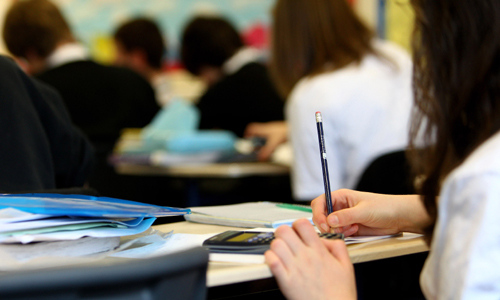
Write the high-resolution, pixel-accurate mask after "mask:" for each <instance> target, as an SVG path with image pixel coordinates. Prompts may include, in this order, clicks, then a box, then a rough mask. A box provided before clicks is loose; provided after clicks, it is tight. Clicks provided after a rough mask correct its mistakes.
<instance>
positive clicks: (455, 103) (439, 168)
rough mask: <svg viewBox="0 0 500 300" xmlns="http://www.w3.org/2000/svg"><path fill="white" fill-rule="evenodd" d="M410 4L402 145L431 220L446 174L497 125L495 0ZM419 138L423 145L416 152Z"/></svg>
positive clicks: (499, 76)
mask: <svg viewBox="0 0 500 300" xmlns="http://www.w3.org/2000/svg"><path fill="white" fill-rule="evenodd" d="M412 3H413V6H414V8H415V12H416V22H415V33H414V35H415V36H414V39H413V56H414V57H413V59H414V75H413V76H414V93H415V104H416V105H415V111H414V116H413V122H412V129H411V132H410V135H411V139H410V140H411V142H410V147H409V148H410V157H412V158H413V165H414V168H415V170H416V171H417V173H418V174H422V175H423V178H424V179H423V181H422V184H421V186H420V192H421V194H422V199H423V201H424V204H425V207H426V209H427V211H428V213H429V215H430V216H431V218H432V219H433V220H434V222H433V223H435V220H436V218H437V208H436V196H437V195H438V194H439V190H440V188H441V184H442V181H443V179H444V178H445V176H446V175H448V174H449V173H450V172H451V170H453V168H455V167H456V166H458V165H459V164H460V163H462V162H463V161H464V159H465V158H466V157H467V156H468V155H469V154H470V153H471V152H472V151H473V150H474V149H476V148H477V147H478V146H479V145H480V144H481V143H482V142H484V141H485V140H486V139H488V138H489V137H491V136H492V135H493V134H494V133H495V132H497V131H498V130H499V129H500V1H498V0H475V1H474V0H439V1H436V0H412ZM422 136H423V137H424V142H425V144H426V145H427V147H425V148H424V150H418V146H419V145H418V144H419V142H418V140H419V139H420V138H421V137H422ZM433 227H434V225H432V226H431V227H430V228H428V229H427V230H426V232H427V236H428V237H429V241H430V240H431V239H432V231H433Z"/></svg>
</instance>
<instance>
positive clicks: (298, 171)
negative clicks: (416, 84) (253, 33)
mask: <svg viewBox="0 0 500 300" xmlns="http://www.w3.org/2000/svg"><path fill="white" fill-rule="evenodd" d="M299 16H300V17H299ZM270 68H271V72H272V75H273V78H274V80H275V83H276V86H277V87H278V89H279V91H280V93H281V95H283V97H286V98H287V101H286V119H287V124H284V123H282V124H281V126H278V125H279V124H276V123H273V124H271V125H270V126H272V127H271V128H269V126H267V125H268V124H253V125H252V126H250V127H249V128H248V130H247V132H246V135H261V136H265V137H267V138H268V140H271V141H276V142H275V144H274V145H272V146H273V147H274V146H276V144H279V142H283V141H285V140H286V138H287V136H286V133H287V132H288V138H289V140H290V142H291V145H292V149H293V166H292V188H293V194H294V198H295V199H296V200H311V199H313V198H315V197H316V196H317V195H319V194H321V193H323V192H324V188H323V179H322V171H321V163H320V159H319V148H318V136H317V132H316V123H315V118H314V114H315V112H316V111H321V113H322V115H323V126H324V131H325V143H326V151H327V156H328V164H329V169H330V183H331V188H332V190H335V189H338V188H353V187H355V185H356V184H357V182H358V180H359V178H360V176H361V174H362V172H363V170H364V169H365V168H366V167H367V166H368V164H369V163H370V162H371V161H372V160H373V159H375V158H376V157H378V156H379V155H382V154H384V153H387V152H391V151H394V150H402V149H404V148H405V146H406V144H407V140H408V139H407V135H408V125H409V117H410V111H411V106H412V93H411V72H412V64H411V60H410V57H409V55H408V54H407V53H406V52H405V51H404V50H402V49H400V48H399V47H398V46H396V45H394V44H392V43H389V42H386V41H382V40H379V39H377V38H375V36H374V33H373V32H372V31H371V30H369V29H368V28H367V27H366V26H365V25H364V24H363V23H362V22H361V21H360V20H359V19H358V17H357V16H356V15H355V13H354V12H353V10H352V8H351V7H350V6H349V4H348V3H347V2H346V1H345V0H339V1H323V0H308V1H305V0H304V1H284V0H278V1H277V2H276V5H275V7H274V10H273V35H272V57H271V66H270ZM286 125H288V128H287V127H286ZM273 127H274V128H273ZM271 152H272V151H268V152H267V155H268V154H269V153H271Z"/></svg>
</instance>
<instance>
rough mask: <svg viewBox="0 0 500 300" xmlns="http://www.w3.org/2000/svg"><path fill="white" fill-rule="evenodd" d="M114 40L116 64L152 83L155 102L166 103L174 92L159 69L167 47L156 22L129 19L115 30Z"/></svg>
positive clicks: (146, 19) (143, 19)
mask: <svg viewBox="0 0 500 300" xmlns="http://www.w3.org/2000/svg"><path fill="white" fill-rule="evenodd" d="M114 43H115V48H116V59H115V64H116V65H119V66H123V67H127V68H130V69H132V70H134V71H136V72H137V73H139V74H141V75H142V76H143V77H144V78H146V79H147V80H148V81H149V83H150V84H151V85H152V86H153V88H154V90H155V95H156V100H157V101H158V105H160V106H164V105H165V104H167V103H168V102H169V101H170V100H171V99H172V96H173V95H172V89H171V85H170V81H169V79H168V77H167V76H166V73H165V71H163V70H162V68H163V63H164V57H165V56H166V54H167V47H166V42H165V39H164V37H163V35H162V33H161V31H160V28H158V25H156V23H155V22H154V21H153V20H150V19H148V18H136V19H132V20H129V21H127V22H125V23H123V24H122V25H120V26H119V27H118V29H116V31H115V34H114Z"/></svg>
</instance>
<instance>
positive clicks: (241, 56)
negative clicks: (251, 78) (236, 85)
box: [222, 47, 263, 75]
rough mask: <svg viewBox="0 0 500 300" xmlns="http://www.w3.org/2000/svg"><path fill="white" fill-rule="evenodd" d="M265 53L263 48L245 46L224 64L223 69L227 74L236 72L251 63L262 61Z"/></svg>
mask: <svg viewBox="0 0 500 300" xmlns="http://www.w3.org/2000/svg"><path fill="white" fill-rule="evenodd" d="M262 59H263V53H262V51H261V50H259V49H256V48H251V47H243V48H241V49H240V50H238V51H237V52H236V53H235V54H234V55H233V56H231V57H230V58H229V59H228V60H227V61H225V62H224V64H223V65H222V71H223V72H224V74H226V75H231V74H234V73H236V72H237V71H238V70H239V69H241V68H242V67H243V66H245V65H247V64H249V63H251V62H258V61H262Z"/></svg>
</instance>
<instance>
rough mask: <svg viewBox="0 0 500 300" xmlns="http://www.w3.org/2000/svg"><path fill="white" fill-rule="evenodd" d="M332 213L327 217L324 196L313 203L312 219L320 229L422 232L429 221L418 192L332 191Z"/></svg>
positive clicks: (347, 232) (355, 232)
mask: <svg viewBox="0 0 500 300" xmlns="http://www.w3.org/2000/svg"><path fill="white" fill-rule="evenodd" d="M331 195H332V204H333V213H332V214H330V215H329V216H327V209H326V199H325V195H324V194H323V195H321V196H319V197H317V198H316V199H314V200H313V201H312V203H311V207H312V210H313V222H314V224H316V226H317V227H318V229H319V230H320V231H321V232H330V231H333V232H337V233H343V234H344V235H345V236H351V235H385V234H395V233H398V232H402V231H408V232H418V233H421V232H422V229H423V228H424V227H425V226H427V224H428V223H429V222H430V221H429V217H428V215H427V213H426V211H425V208H424V206H423V204H422V202H421V201H420V199H419V196H417V195H383V194H374V193H364V192H357V191H352V190H346V189H342V190H337V191H334V192H332V193H331Z"/></svg>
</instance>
